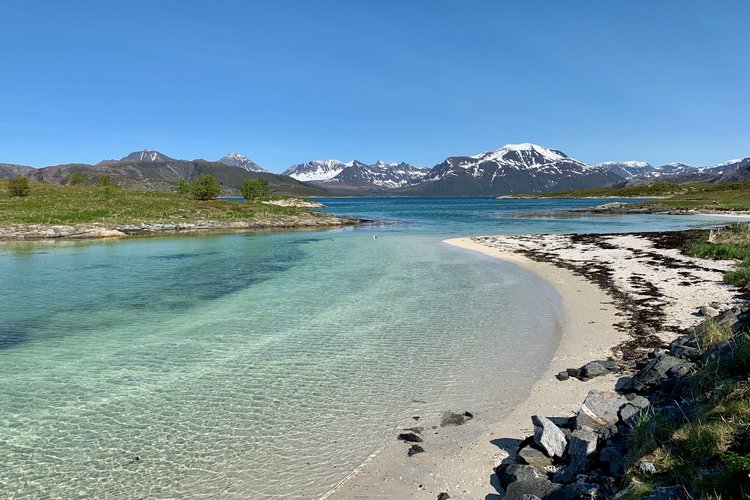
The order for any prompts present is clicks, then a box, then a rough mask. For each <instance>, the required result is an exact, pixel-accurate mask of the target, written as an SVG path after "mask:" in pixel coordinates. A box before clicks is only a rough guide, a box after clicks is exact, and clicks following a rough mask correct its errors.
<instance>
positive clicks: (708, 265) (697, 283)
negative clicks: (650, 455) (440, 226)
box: [474, 232, 748, 500]
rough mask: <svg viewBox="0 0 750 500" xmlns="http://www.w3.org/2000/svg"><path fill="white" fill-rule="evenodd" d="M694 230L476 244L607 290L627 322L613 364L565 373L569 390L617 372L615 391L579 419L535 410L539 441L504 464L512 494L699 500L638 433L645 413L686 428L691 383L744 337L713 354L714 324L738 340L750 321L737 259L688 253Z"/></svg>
mask: <svg viewBox="0 0 750 500" xmlns="http://www.w3.org/2000/svg"><path fill="white" fill-rule="evenodd" d="M687 235H688V233H687V232H664V233H638V234H612V235H606V234H595V235H543V236H542V235H539V236H509V237H479V238H474V241H475V242H477V243H479V244H481V245H484V246H487V247H491V248H493V249H496V250H499V251H500V252H504V253H509V254H520V255H523V256H524V257H525V258H528V259H530V260H533V261H536V262H548V263H551V264H553V265H555V266H557V267H560V268H563V269H567V270H569V271H571V272H572V273H574V274H576V275H578V276H582V277H585V278H586V279H587V280H588V281H590V282H592V283H596V284H597V285H598V286H599V287H600V288H601V289H602V290H604V291H606V292H607V294H608V295H609V296H610V297H612V303H613V305H614V306H615V307H616V308H617V310H618V311H619V312H618V315H619V317H620V318H621V320H620V321H619V323H618V324H616V325H614V326H615V327H616V328H617V329H618V330H619V331H620V332H621V333H624V334H627V336H628V338H627V340H626V341H624V342H622V343H620V344H619V345H618V346H617V347H615V348H614V349H613V350H612V352H611V353H610V355H609V357H608V358H607V359H599V360H593V361H591V362H588V363H586V364H584V365H583V366H580V367H573V368H568V369H566V370H563V371H561V372H559V373H558V374H557V376H556V378H557V379H558V380H559V381H560V382H559V383H562V384H566V383H571V382H568V379H570V378H577V379H578V380H579V381H582V382H584V383H586V382H587V381H589V380H591V379H593V378H597V377H601V376H607V375H612V374H614V375H616V376H617V377H619V378H618V379H617V381H616V383H615V384H614V387H612V388H611V389H609V390H592V391H590V392H589V393H588V395H587V396H586V398H585V399H584V401H583V402H582V403H581V404H580V408H579V409H578V410H577V411H576V412H575V413H574V414H573V415H564V416H560V415H556V414H555V412H554V410H552V411H548V412H545V411H544V408H541V410H540V412H539V413H538V414H536V415H533V416H531V415H530V417H531V423H532V425H533V429H534V433H533V436H528V437H527V438H525V439H524V440H523V441H521V443H520V445H519V446H518V447H517V448H516V449H515V450H512V452H511V453H510V454H509V456H508V457H506V458H505V459H504V460H503V463H502V464H500V465H499V466H497V467H496V468H495V469H494V471H495V475H496V476H495V477H496V478H497V484H498V485H499V488H498V493H499V494H501V495H503V496H504V498H506V499H511V500H515V499H525V500H534V499H573V498H641V497H642V498H649V499H682V498H690V492H688V491H687V490H686V489H685V487H684V486H682V485H680V484H673V483H670V482H669V481H668V480H667V478H666V477H664V475H663V474H662V472H663V471H661V470H659V469H658V468H657V466H656V465H655V464H654V463H652V462H649V461H643V460H640V461H634V456H633V451H632V450H631V449H630V448H631V446H632V441H633V439H634V437H633V436H634V435H635V434H636V433H638V432H642V431H640V430H637V429H636V428H637V427H638V425H639V424H641V423H642V422H643V421H645V419H644V418H643V416H644V415H659V418H664V419H665V420H667V421H671V422H674V425H675V426H677V425H680V424H682V425H685V422H687V421H688V420H689V418H690V416H691V414H692V413H695V411H696V410H695V408H696V406H697V403H696V396H695V394H694V392H693V386H692V385H691V384H692V379H691V377H694V376H695V374H696V373H698V372H700V371H701V370H702V369H705V368H706V367H707V366H709V367H711V366H713V365H711V363H714V364H715V363H717V360H724V361H725V362H726V361H727V360H731V359H732V356H733V355H734V346H735V345H736V344H737V343H738V342H739V340H737V339H736V338H730V339H727V340H724V341H722V342H720V343H718V344H716V345H713V346H709V347H706V346H705V344H704V343H702V341H701V339H702V336H705V332H706V331H707V329H709V328H712V327H713V326H712V325H719V327H722V328H726V329H727V330H728V331H730V332H735V335H736V336H738V335H739V334H738V333H736V332H741V331H742V330H743V328H746V326H745V325H746V324H747V322H748V315H747V314H743V312H742V309H741V308H740V306H741V305H743V304H744V303H745V302H746V299H747V296H746V294H745V293H744V292H742V291H740V290H738V289H736V288H733V287H730V286H728V285H724V284H723V283H722V282H721V275H722V274H723V272H724V271H726V270H728V269H730V268H731V266H732V265H733V264H732V263H731V262H728V261H706V260H703V259H695V258H693V257H689V256H686V255H684V254H682V253H681V252H680V250H679V249H680V247H681V246H682V244H683V243H684V241H685V238H686V237H687ZM745 375H746V374H745ZM717 383H721V384H724V383H726V382H725V381H720V382H717ZM628 453H630V454H631V455H628ZM633 470H635V472H633ZM628 472H629V474H628ZM646 481H648V482H649V486H648V487H647V490H648V491H646V492H644V491H645V490H644V489H643V488H644V483H645V482H646Z"/></svg>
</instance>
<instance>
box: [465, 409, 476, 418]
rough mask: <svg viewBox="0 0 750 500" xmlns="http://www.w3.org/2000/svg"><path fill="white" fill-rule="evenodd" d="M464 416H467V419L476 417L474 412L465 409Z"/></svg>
mask: <svg viewBox="0 0 750 500" xmlns="http://www.w3.org/2000/svg"><path fill="white" fill-rule="evenodd" d="M464 417H466V418H467V419H468V418H474V414H473V413H471V412H470V411H465V412H464Z"/></svg>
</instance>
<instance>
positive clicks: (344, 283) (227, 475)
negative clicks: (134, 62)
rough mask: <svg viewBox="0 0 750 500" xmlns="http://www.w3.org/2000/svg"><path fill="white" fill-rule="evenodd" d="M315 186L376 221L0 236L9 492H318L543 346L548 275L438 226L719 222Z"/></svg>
mask: <svg viewBox="0 0 750 500" xmlns="http://www.w3.org/2000/svg"><path fill="white" fill-rule="evenodd" d="M606 201H612V200H606ZM323 202H324V203H326V204H327V205H328V209H327V210H329V211H331V212H334V213H337V214H347V215H358V216H363V217H368V218H372V219H377V220H379V221H384V222H381V223H378V224H373V225H368V226H364V227H360V228H354V229H352V228H348V229H339V230H334V231H324V232H301V233H272V234H239V235H237V234H235V235H226V236H210V237H180V238H155V239H134V240H124V241H112V242H94V243H76V244H67V245H55V244H53V245H29V244H10V245H5V246H2V247H0V280H1V283H2V287H0V304H2V306H1V307H0V398H1V399H2V401H3V404H2V406H0V422H1V423H2V424H1V425H0V448H2V450H3V453H2V454H0V496H2V497H11V498H12V497H26V496H59V497H64V498H70V497H74V496H85V497H108V496H109V497H116V498H122V497H136V498H137V497H145V498H163V497H171V496H179V497H201V496H209V497H210V496H215V495H218V494H222V495H223V496H224V497H236V498H247V497H248V496H252V497H254V498H264V497H271V496H273V497H284V496H286V497H289V498H295V497H303V498H309V497H314V496H316V495H319V494H321V493H324V492H325V491H327V490H328V489H330V488H331V487H332V486H333V485H335V484H336V483H337V482H338V481H339V480H341V479H342V478H343V477H345V476H346V475H347V474H348V473H349V472H350V471H351V470H352V469H353V468H354V467H356V466H357V465H358V464H359V463H361V462H362V461H363V460H364V459H365V458H366V457H367V456H369V455H370V454H371V453H373V452H375V451H376V450H377V449H378V448H379V447H380V446H382V444H383V443H385V442H386V441H387V440H390V439H393V435H394V430H395V429H397V428H399V427H400V426H403V425H404V424H406V423H409V422H411V421H412V420H411V417H412V416H414V415H420V416H422V418H424V419H429V418H436V417H437V415H439V414H440V413H441V412H442V411H445V410H463V409H470V410H472V411H473V412H475V413H481V412H482V411H483V410H487V409H489V408H498V407H502V406H503V405H505V406H511V405H512V402H513V401H514V400H515V399H517V398H519V397H522V395H523V392H524V390H525V389H526V388H527V387H528V386H529V385H530V384H531V383H532V382H533V375H535V374H538V373H539V372H540V371H541V370H542V369H543V368H544V367H545V365H546V363H547V361H548V359H549V356H550V354H551V352H552V350H553V349H554V346H555V345H556V342H557V338H556V332H557V329H556V327H557V326H558V325H559V322H560V321H561V320H562V318H561V317H560V305H559V297H557V295H556V294H555V292H554V291H553V290H552V289H551V287H549V286H548V285H547V284H546V283H545V282H543V281H541V280H540V279H538V278H537V277H536V276H534V275H532V274H530V273H528V272H526V271H523V270H521V269H519V268H517V267H515V266H513V265H511V264H506V263H503V262H498V261H496V260H493V259H488V258H485V257H482V256H479V255H474V254H471V253H469V252H465V251H461V250H458V249H455V248H452V247H448V246H446V245H444V244H442V243H440V241H441V240H442V239H444V238H446V237H449V236H456V235H468V234H488V233H492V234H496V233H540V232H573V231H577V232H578V231H587V232H592V231H594V232H616V231H634V230H639V231H640V230H664V229H678V228H683V227H689V226H693V225H696V224H704V223H707V222H710V220H708V219H706V218H702V217H693V218H689V217H666V216H665V217H659V216H618V217H593V218H592V217H582V218H574V219H570V218H566V219H556V218H551V217H549V216H534V217H531V218H529V217H519V215H522V214H524V213H526V212H530V211H533V212H544V211H547V210H550V209H554V208H556V207H560V206H566V207H570V206H580V205H589V204H593V203H598V202H597V201H596V200H577V201H575V200H574V201H570V200H494V199H491V198H458V199H456V198H454V199H450V198H443V199H380V200H378V199H374V200H373V199H364V200H361V199H331V200H323ZM375 237H377V238H375ZM528 304H533V307H529V306H528ZM521 374H523V376H522V375H521ZM135 457H138V458H139V459H138V460H136V459H135Z"/></svg>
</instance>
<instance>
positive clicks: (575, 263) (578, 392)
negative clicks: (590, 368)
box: [322, 232, 745, 499]
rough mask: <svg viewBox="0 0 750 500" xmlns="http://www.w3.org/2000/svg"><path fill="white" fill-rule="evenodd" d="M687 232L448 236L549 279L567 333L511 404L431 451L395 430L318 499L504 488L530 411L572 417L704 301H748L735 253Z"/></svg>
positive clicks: (448, 431) (496, 493) (487, 493)
mask: <svg viewBox="0 0 750 500" xmlns="http://www.w3.org/2000/svg"><path fill="white" fill-rule="evenodd" d="M684 237H685V233H684V232H661V233H626V234H594V235H586V234H582V235H555V234H553V235H527V236H485V237H475V238H454V239H449V240H445V241H444V243H446V244H449V245H453V246H455V247H457V248H460V249H463V250H466V251H474V252H480V253H482V254H484V255H487V256H489V257H492V258H498V259H502V260H504V261H507V262H511V263H513V264H515V265H518V266H520V267H522V268H524V269H526V270H528V271H531V272H533V273H535V274H537V275H538V276H539V277H541V278H542V279H544V280H545V281H547V282H548V283H549V284H550V285H552V286H553V287H554V288H555V290H556V291H557V292H558V294H559V295H560V297H561V299H562V303H563V311H564V321H563V325H562V334H561V337H560V342H559V344H558V346H557V348H556V349H555V351H554V353H553V355H552V357H551V360H550V362H549V364H548V366H547V368H546V370H545V371H544V373H541V374H535V375H537V378H536V380H535V381H534V383H533V385H532V388H531V390H530V391H529V392H528V394H527V395H526V397H525V398H524V399H522V400H521V401H518V402H516V401H508V400H506V404H507V406H508V408H507V411H505V412H494V413H492V412H487V413H486V414H484V415H480V416H479V418H476V419H473V420H471V421H469V422H468V423H467V424H465V425H463V426H461V427H455V428H445V429H441V431H440V433H441V436H440V438H439V439H438V440H435V439H433V438H432V436H429V435H428V436H426V437H425V448H426V451H427V453H420V454H418V455H415V456H413V457H408V456H407V455H406V448H405V447H404V445H403V443H397V442H395V440H394V442H391V443H389V444H388V445H386V446H385V448H384V449H382V450H380V451H379V452H377V453H375V454H373V456H371V457H370V458H369V459H368V460H367V461H366V462H365V463H364V464H363V465H361V466H360V467H359V468H358V469H357V470H356V471H354V472H353V473H352V474H351V475H350V476H349V477H348V478H346V479H345V480H344V481H342V483H340V484H339V485H338V486H337V487H336V488H335V489H334V490H332V491H331V492H329V493H328V494H326V495H324V496H323V497H322V498H332V499H346V498H418V499H422V498H424V499H430V498H431V499H434V498H438V495H440V494H441V493H447V494H448V495H450V497H449V498H454V499H456V498H458V499H470V498H485V499H499V498H501V495H502V493H501V492H502V489H501V487H500V485H499V484H498V483H497V476H495V475H494V474H493V473H492V472H493V470H494V469H495V468H496V467H497V466H498V465H499V464H501V463H512V462H514V461H515V452H516V450H517V449H518V447H519V444H520V442H521V440H522V439H524V438H525V437H527V436H529V435H530V434H533V431H534V427H533V425H532V422H531V416H532V415H537V414H538V415H542V416H547V417H570V416H573V415H574V414H576V413H577V412H578V410H579V409H580V407H581V403H582V402H583V401H584V399H585V396H586V395H587V394H588V393H589V391H591V390H599V391H606V392H610V391H612V390H613V389H614V387H615V385H616V383H617V381H618V380H619V378H620V377H621V376H622V375H623V374H625V375H626V374H628V373H631V372H632V371H633V370H636V369H637V368H636V367H637V363H638V362H640V361H641V360H643V359H645V358H646V355H647V353H648V352H651V350H652V349H653V348H655V347H663V346H665V345H667V344H668V343H669V342H670V341H671V340H673V339H674V338H676V337H677V336H678V335H679V334H680V333H682V332H683V331H684V329H685V328H689V327H691V326H695V325H697V324H698V323H700V322H701V321H703V319H704V317H703V316H702V315H701V314H699V312H698V309H699V308H702V307H703V306H708V307H712V306H713V305H714V304H725V305H729V306H733V305H738V304H741V303H742V302H743V300H744V298H745V296H744V294H743V292H742V291H741V290H740V289H738V288H736V287H733V286H731V285H727V284H725V283H723V280H722V275H723V273H724V272H725V271H727V270H729V269H732V268H733V266H734V265H735V264H734V262H733V261H716V260H713V261H706V260H704V259H699V258H694V257H689V256H686V255H684V254H682V253H681V252H680V250H679V248H680V247H681V244H682V241H683V238H684ZM706 302H710V303H706ZM605 358H609V359H612V360H614V361H615V362H616V363H617V365H618V366H619V369H618V370H615V371H616V372H621V373H612V372H609V373H607V374H605V375H602V376H599V377H596V378H592V379H588V380H586V381H585V382H583V381H581V380H579V379H577V378H575V377H570V378H569V379H568V380H564V381H560V380H558V379H557V378H556V377H555V376H556V375H557V374H558V373H560V372H563V371H566V370H567V369H569V368H576V367H579V366H583V365H584V364H586V363H588V362H590V361H592V360H596V359H605ZM490 413H491V414H490ZM405 427H407V426H406V425H405ZM428 445H429V448H428Z"/></svg>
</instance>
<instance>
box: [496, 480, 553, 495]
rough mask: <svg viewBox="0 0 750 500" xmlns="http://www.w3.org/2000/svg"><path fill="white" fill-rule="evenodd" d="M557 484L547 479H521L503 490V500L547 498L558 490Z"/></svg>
mask: <svg viewBox="0 0 750 500" xmlns="http://www.w3.org/2000/svg"><path fill="white" fill-rule="evenodd" d="M560 488H561V486H560V485H559V484H552V482H551V481H550V480H549V479H547V478H544V479H521V480H518V481H513V482H512V483H510V484H509V485H508V487H507V488H505V497H504V498H505V500H524V499H525V498H529V497H528V496H527V495H534V496H537V497H539V498H547V495H549V494H550V493H552V492H554V491H555V490H558V489H560Z"/></svg>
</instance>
